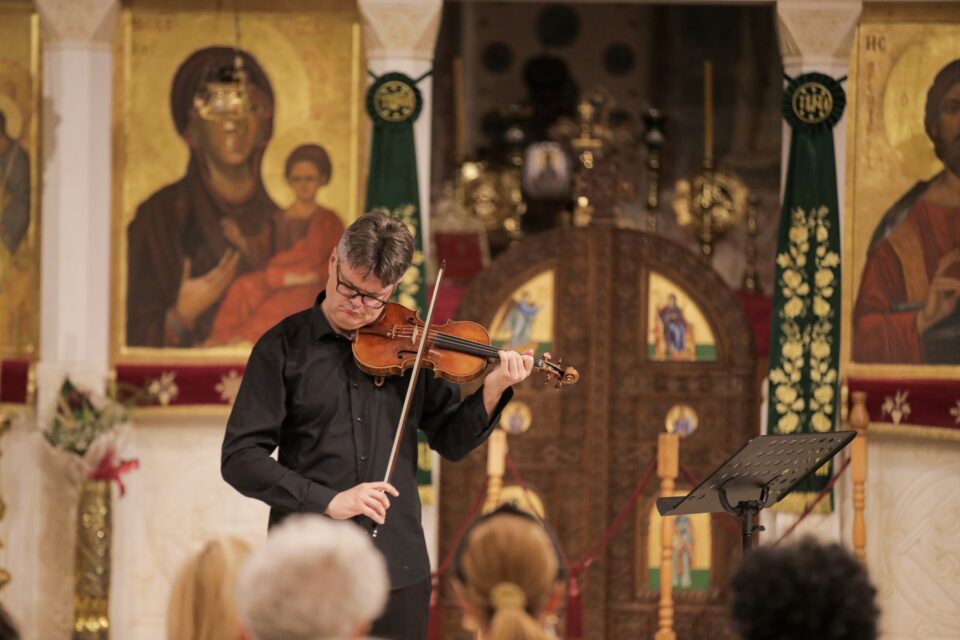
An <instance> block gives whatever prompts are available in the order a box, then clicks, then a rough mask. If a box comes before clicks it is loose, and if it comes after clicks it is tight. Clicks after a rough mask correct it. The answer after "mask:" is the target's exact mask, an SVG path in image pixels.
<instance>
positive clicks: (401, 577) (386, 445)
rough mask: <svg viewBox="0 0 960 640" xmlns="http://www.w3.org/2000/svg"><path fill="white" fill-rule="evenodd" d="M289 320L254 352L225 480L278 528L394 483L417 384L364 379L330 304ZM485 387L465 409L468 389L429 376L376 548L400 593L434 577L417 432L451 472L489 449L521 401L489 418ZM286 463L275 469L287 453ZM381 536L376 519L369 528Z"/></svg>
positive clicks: (419, 393) (230, 436) (237, 408)
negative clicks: (357, 489) (339, 498)
mask: <svg viewBox="0 0 960 640" xmlns="http://www.w3.org/2000/svg"><path fill="white" fill-rule="evenodd" d="M323 298H324V294H323V293H321V294H320V296H319V297H318V298H317V302H316V304H315V305H314V306H313V307H312V308H310V309H307V310H305V311H301V312H300V313H297V314H294V315H292V316H289V317H288V318H286V319H285V320H283V321H282V322H280V323H279V324H278V325H276V326H275V327H273V328H272V329H270V330H269V331H268V332H267V333H265V334H264V335H263V337H262V338H260V340H259V341H258V342H257V344H256V345H255V346H254V347H253V351H252V352H251V354H250V360H249V361H248V363H247V368H246V372H245V373H244V375H243V382H242V383H241V385H240V391H239V393H238V394H237V398H236V401H235V403H234V405H233V411H232V412H231V413H230V418H229V420H228V422H227V431H226V435H225V437H224V440H223V451H222V458H221V472H222V474H223V478H224V480H226V481H227V482H228V483H230V484H231V485H232V486H233V487H234V488H235V489H236V490H237V491H239V492H240V493H242V494H244V495H245V496H248V497H251V498H257V499H258V500H262V501H264V502H266V503H267V504H268V505H270V525H271V526H273V525H274V524H276V523H278V522H280V521H281V520H282V519H283V518H284V517H286V516H287V515H289V514H291V513H302V512H310V513H323V512H324V510H325V509H326V508H327V505H328V504H329V503H330V501H331V500H332V499H333V497H334V496H335V495H336V494H337V493H339V492H341V491H345V490H347V489H350V488H351V487H354V486H356V485H357V484H360V483H362V482H376V481H381V480H383V476H384V474H385V473H386V468H387V460H388V459H389V457H390V450H391V448H392V447H393V439H394V435H395V434H396V430H397V421H398V420H399V418H400V411H401V409H402V407H403V400H404V397H405V395H406V391H407V385H408V382H409V379H410V374H409V371H408V372H407V374H406V375H404V376H402V377H400V376H392V377H388V378H386V379H385V381H384V383H383V385H382V386H380V387H378V386H376V384H375V383H374V377H373V376H370V375H368V374H366V373H364V372H363V371H361V370H360V368H359V367H357V365H356V363H355V362H354V359H353V353H352V350H351V343H350V340H349V339H347V338H346V337H344V336H342V335H340V334H338V333H336V332H335V331H334V330H333V328H332V327H331V326H330V323H329V322H327V319H326V317H325V316H324V314H323V311H322V310H321V308H320V303H321V302H322V301H323ZM482 392H483V389H482V387H481V388H480V389H478V390H477V392H476V393H474V394H473V395H471V396H470V397H468V398H467V399H466V400H464V401H463V402H461V401H460V389H459V387H458V386H457V385H456V384H454V383H451V382H448V381H446V380H441V379H439V378H435V377H434V375H433V372H431V371H422V372H421V374H420V377H419V379H418V380H417V389H416V392H415V395H414V398H413V400H412V402H411V406H410V412H409V418H408V422H407V429H406V431H405V432H404V437H403V442H402V443H401V444H400V451H399V453H398V456H397V464H396V467H395V469H394V473H393V477H392V479H391V483H392V484H393V486H394V487H396V489H397V491H398V492H399V493H400V496H399V497H396V498H395V497H393V496H389V495H388V498H389V499H390V501H391V505H390V508H389V509H388V510H387V517H386V523H385V524H384V525H383V526H381V527H380V528H379V532H378V534H377V537H376V538H375V539H374V541H375V543H376V546H377V547H378V548H379V549H380V551H382V552H383V554H384V556H385V557H386V559H387V565H388V568H389V571H390V583H391V588H393V589H399V588H401V587H405V586H408V585H411V584H414V583H416V582H419V581H421V580H423V579H425V578H427V577H428V576H429V575H430V563H429V559H428V556H427V547H426V543H425V541H424V537H423V529H422V527H421V525H420V496H419V494H418V492H417V482H416V470H417V431H416V429H417V428H419V429H420V430H422V431H423V432H424V433H426V434H427V437H428V438H429V440H430V447H431V448H433V449H434V450H436V451H437V452H438V453H440V455H442V456H443V457H445V458H447V459H449V460H460V459H461V458H463V457H464V456H466V455H467V454H468V453H469V452H470V451H471V450H472V449H474V448H475V447H477V446H478V445H480V444H481V443H483V441H484V440H486V438H487V436H489V435H490V433H491V431H492V430H493V427H494V425H495V424H496V422H497V420H498V417H499V413H500V411H501V410H502V409H503V407H504V406H505V405H506V403H507V402H509V400H510V398H511V397H512V395H513V392H512V390H511V389H508V390H507V391H506V392H505V393H504V394H503V397H502V398H501V399H500V402H499V403H498V404H497V407H496V409H495V410H494V414H493V415H492V416H488V415H487V412H486V409H485V408H484V406H483V393H482ZM278 448H279V451H278V456H277V459H276V460H274V459H273V458H272V457H271V454H272V452H273V451H274V449H278ZM358 521H361V522H363V523H366V526H367V527H368V528H369V527H371V526H372V525H371V524H370V522H371V521H370V520H368V519H366V518H358Z"/></svg>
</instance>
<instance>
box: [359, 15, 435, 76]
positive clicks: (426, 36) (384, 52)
mask: <svg viewBox="0 0 960 640" xmlns="http://www.w3.org/2000/svg"><path fill="white" fill-rule="evenodd" d="M357 4H358V5H359V7H360V14H361V15H362V16H363V36H364V42H365V45H366V49H367V59H368V60H371V61H373V60H383V59H393V60H396V59H415V60H428V61H432V60H433V52H434V48H435V46H436V43H437V33H438V32H439V31H440V14H441V11H442V9H443V0H359V1H358V3H357Z"/></svg>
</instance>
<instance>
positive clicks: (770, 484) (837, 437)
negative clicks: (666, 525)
mask: <svg viewBox="0 0 960 640" xmlns="http://www.w3.org/2000/svg"><path fill="white" fill-rule="evenodd" d="M856 435H857V432H856V431H832V432H828V433H796V434H789V435H780V434H774V435H765V436H757V437H755V438H751V439H750V440H748V441H747V443H746V444H745V445H743V447H741V448H740V450H739V451H737V452H736V453H734V454H733V455H732V456H730V457H729V458H728V459H727V460H726V462H724V463H723V464H722V465H720V467H719V468H717V469H716V470H715V471H714V472H713V473H711V474H710V475H709V476H708V477H707V478H706V479H705V480H704V481H703V482H701V483H700V484H699V485H697V486H696V487H695V488H694V489H693V491H691V492H690V493H689V494H687V495H685V496H677V497H668V498H658V499H657V511H659V512H660V515H661V516H679V515H692V514H695V513H720V512H723V513H729V514H730V515H732V516H734V517H737V518H739V519H740V525H741V526H740V528H741V535H742V538H743V540H742V542H743V550H744V552H746V551H748V550H749V549H750V547H751V546H752V544H753V535H754V533H756V532H757V531H761V530H762V529H761V528H760V527H759V526H758V525H756V524H755V523H756V520H757V518H758V516H759V514H760V510H761V509H766V508H767V507H771V506H773V505H775V504H776V503H778V502H780V500H782V499H783V498H784V497H785V496H786V495H787V494H789V493H790V492H791V491H793V489H794V488H795V487H796V486H797V485H798V484H800V482H802V481H803V480H804V479H806V478H807V477H808V476H810V475H811V474H813V472H814V471H816V470H817V469H818V468H820V467H821V466H823V465H824V464H826V463H827V461H829V460H830V459H831V458H833V457H834V456H835V455H837V453H839V452H840V450H841V449H843V448H844V447H845V446H847V444H849V443H850V441H851V440H853V439H854V437H856Z"/></svg>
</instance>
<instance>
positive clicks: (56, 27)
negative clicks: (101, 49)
mask: <svg viewBox="0 0 960 640" xmlns="http://www.w3.org/2000/svg"><path fill="white" fill-rule="evenodd" d="M35 2H36V6H37V13H38V14H39V15H40V33H41V35H42V37H43V40H44V43H45V44H90V43H96V44H103V45H109V44H110V43H111V42H113V35H114V31H115V30H116V26H117V14H118V13H119V9H120V1H119V0H35Z"/></svg>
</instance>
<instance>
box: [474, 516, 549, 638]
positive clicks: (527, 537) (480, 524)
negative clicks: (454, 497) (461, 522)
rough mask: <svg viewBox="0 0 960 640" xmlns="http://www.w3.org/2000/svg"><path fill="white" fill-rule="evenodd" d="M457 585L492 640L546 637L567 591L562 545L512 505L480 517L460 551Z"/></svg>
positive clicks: (481, 629)
mask: <svg viewBox="0 0 960 640" xmlns="http://www.w3.org/2000/svg"><path fill="white" fill-rule="evenodd" d="M456 574H457V580H456V582H455V588H456V591H457V594H458V596H459V598H460V601H461V604H462V606H463V608H464V612H465V614H466V616H467V617H468V618H469V619H472V620H474V621H475V622H476V624H477V627H478V628H477V631H478V637H479V638H484V639H486V640H505V639H508V638H510V639H514V638H515V639H518V640H519V639H528V638H529V639H534V638H537V639H539V638H546V634H545V633H544V628H543V626H544V619H545V618H546V617H547V616H548V615H549V614H550V613H552V612H553V610H554V609H555V608H556V606H557V604H558V601H559V599H560V597H561V596H562V594H563V582H562V563H561V562H560V558H559V554H558V552H557V548H556V545H555V543H554V541H553V539H552V538H551V536H550V534H549V533H548V532H547V530H546V529H545V528H544V527H543V525H542V524H541V523H540V522H539V521H538V520H537V519H536V518H534V517H532V516H531V515H529V514H527V513H524V512H522V511H519V510H517V509H515V508H512V507H510V506H508V505H504V506H503V507H500V508H499V509H497V510H496V511H494V512H493V513H491V514H489V515H487V516H484V517H482V518H480V519H479V520H478V521H477V522H476V523H474V524H473V525H472V527H471V529H470V530H469V531H468V532H467V535H466V536H465V537H464V540H463V543H462V544H461V546H460V549H459V551H458V553H457V563H456Z"/></svg>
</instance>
